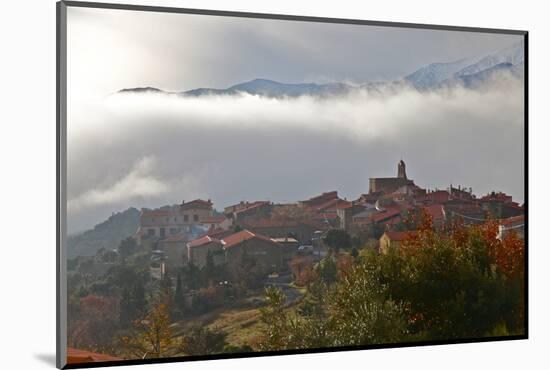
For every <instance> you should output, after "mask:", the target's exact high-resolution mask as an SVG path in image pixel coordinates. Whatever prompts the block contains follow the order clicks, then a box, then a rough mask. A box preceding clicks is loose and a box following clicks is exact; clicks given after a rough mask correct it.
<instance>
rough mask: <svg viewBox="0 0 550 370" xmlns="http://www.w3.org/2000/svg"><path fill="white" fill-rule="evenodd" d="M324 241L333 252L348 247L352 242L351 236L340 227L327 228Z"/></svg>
mask: <svg viewBox="0 0 550 370" xmlns="http://www.w3.org/2000/svg"><path fill="white" fill-rule="evenodd" d="M324 241H325V244H326V245H328V247H329V248H330V249H332V250H333V251H335V252H338V251H339V250H340V249H349V248H351V244H352V243H351V236H350V235H349V234H348V233H347V232H346V231H345V230H340V229H332V230H329V231H328V232H327V235H326V236H325V240H324Z"/></svg>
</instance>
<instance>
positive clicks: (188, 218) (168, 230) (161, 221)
mask: <svg viewBox="0 0 550 370" xmlns="http://www.w3.org/2000/svg"><path fill="white" fill-rule="evenodd" d="M212 212H213V209H212V202H211V201H210V199H209V200H207V201H206V200H202V199H195V200H193V201H191V202H187V203H185V201H184V202H182V204H180V205H179V206H172V207H165V208H161V209H156V210H150V209H143V210H142V211H141V215H140V227H139V230H138V243H140V244H141V241H142V240H143V239H144V238H145V239H146V238H149V239H157V240H162V239H164V238H166V237H168V236H170V235H176V234H179V233H182V232H188V231H189V230H190V226H194V225H200V224H201V222H202V220H203V219H208V218H210V217H212Z"/></svg>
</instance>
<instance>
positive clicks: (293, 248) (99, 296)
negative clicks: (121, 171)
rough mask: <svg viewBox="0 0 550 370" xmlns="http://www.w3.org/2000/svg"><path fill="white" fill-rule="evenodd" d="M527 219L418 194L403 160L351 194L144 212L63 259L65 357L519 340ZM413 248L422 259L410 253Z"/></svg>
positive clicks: (511, 208) (454, 194)
mask: <svg viewBox="0 0 550 370" xmlns="http://www.w3.org/2000/svg"><path fill="white" fill-rule="evenodd" d="M136 211H137V210H135V209H134V210H133V211H132V214H134V213H135V212H136ZM524 223H525V209H524V206H523V205H520V204H518V203H517V202H515V201H514V200H513V199H512V197H511V196H509V195H507V194H504V193H502V192H492V193H489V194H486V195H484V196H481V197H478V196H476V195H475V194H474V193H473V191H472V189H471V188H466V187H463V186H456V187H455V186H453V185H450V186H449V187H448V188H447V189H445V190H442V189H433V190H429V189H423V188H421V187H419V186H418V185H416V184H415V182H414V180H412V179H410V178H408V177H407V173H406V165H405V162H404V161H403V160H401V161H399V163H398V165H397V174H396V177H388V178H371V179H370V180H369V189H368V192H366V193H365V194H360V195H359V196H358V197H357V199H355V200H348V199H345V198H344V199H342V198H341V197H339V195H338V192H337V191H327V192H324V193H322V194H319V195H316V196H313V197H311V198H309V199H305V200H299V201H297V202H295V203H285V204H280V203H273V202H271V201H269V200H265V199H264V200H243V201H241V202H239V203H237V204H234V205H231V206H228V207H225V208H224V209H223V211H221V212H218V211H217V210H216V209H215V206H214V204H213V203H212V201H211V200H210V199H207V200H203V199H195V200H191V201H182V203H181V204H179V205H175V206H167V207H162V208H159V209H142V210H141V211H140V212H139V227H138V229H137V231H136V232H135V234H134V235H132V236H130V237H127V238H126V239H123V240H121V241H120V243H118V245H115V246H114V248H101V249H99V250H98V251H97V253H96V254H95V255H94V256H77V257H75V258H71V259H69V260H68V266H67V269H68V297H69V298H68V322H69V326H68V332H69V334H68V346H69V352H70V354H72V355H71V356H73V357H74V361H80V360H79V359H78V358H80V357H82V356H87V357H86V358H93V359H96V358H97V359H98V360H97V361H105V358H106V359H109V360H113V359H115V360H116V359H123V358H125V359H132V358H146V357H144V356H150V357H171V356H179V355H206V354H216V353H237V352H250V351H258V350H282V349H295V348H317V347H319V346H322V347H326V346H338V345H342V344H341V343H344V344H348V345H351V344H354V343H363V344H373V343H384V342H388V341H390V342H393V343H395V342H399V341H405V342H409V341H414V340H425V338H435V339H437V338H444V339H448V338H461V337H468V336H472V335H474V336H478V337H479V336H487V335H494V334H493V333H495V330H497V331H496V332H497V333H500V332H503V333H505V334H506V333H511V334H514V333H522V330H523V321H522V320H523V319H522V318H523V300H522V294H523V293H522V291H521V289H519V290H518V286H521V282H522V281H523V280H522V279H523V275H522V271H523V270H522V266H523V264H524V262H523V250H524V241H523V238H524V228H525V226H524V225H525V224H524ZM426 225H428V226H426ZM419 235H420V236H421V237H419ZM468 235H469V236H468ZM472 243H473V244H472ZM411 245H412V246H413V247H414V248H413V249H412V250H411V249H410V247H411ZM468 245H470V246H469V247H466V246H468ZM472 245H475V247H473V246H472ZM480 245H482V246H483V248H480ZM417 247H418V248H420V250H425V251H426V253H425V255H424V257H423V258H424V259H417V258H411V256H415V253H416V252H415V250H419V249H418V248H417ZM415 248H417V249H415ZM441 250H445V251H446V252H445V253H446V254H444V255H440V254H439V253H440V251H441ZM400 251H402V252H403V253H401V252H400ZM411 251H412V252H411ZM396 253H397V254H396ZM411 253H412V255H411ZM396 258H397V259H396ZM396 261H398V262H396ZM399 261H400V262H399ZM487 261H492V262H490V263H491V265H492V266H493V267H491V269H492V270H491V271H493V272H492V273H487V268H488V267H487V265H486V263H488V262H487ZM477 265H479V266H477ZM405 266H408V267H405ZM467 266H474V267H467ZM476 266H477V267H476ZM395 269H398V270H395ZM409 269H413V270H415V271H416V273H415V274H412V275H406V274H405V272H406V271H409ZM365 274H366V275H365ZM344 277H345V279H344ZM350 279H351V280H350ZM354 281H355V282H354ZM367 282H368V283H367ZM403 286H405V287H407V288H403ZM503 286H505V287H506V288H505V289H501V288H500V287H503ZM357 294H359V296H361V297H364V298H361V299H362V300H361V301H360V302H357V303H358V304H360V306H357V307H355V306H353V304H352V305H351V306H349V302H352V301H353V299H355V298H352V297H353V296H354V295H357ZM465 294H466V296H465ZM464 297H467V300H468V302H469V303H465V301H464V299H465V298H464ZM350 299H351V301H350ZM363 300H368V301H369V302H370V304H371V306H369V307H370V308H369V310H371V309H372V310H374V311H375V312H376V315H374V316H372V314H371V311H368V312H364V306H363V303H364V301H363ZM396 302H401V303H399V304H398V305H397V306H396ZM465 304H466V305H465ZM445 305H448V307H458V311H457V312H459V313H460V314H459V315H458V316H456V317H455V316H452V315H453V311H448V309H447V308H445V307H447V306H445ZM339 312H340V313H339ZM329 313H330V314H329ZM334 315H336V316H334ZM338 315H341V316H338ZM449 315H451V316H449ZM480 315H485V316H480ZM487 315H489V316H487ZM464 317H468V319H467V320H466V319H464ZM481 317H483V319H481ZM373 318H376V323H370V324H368V325H366V324H365V325H366V326H365V325H364V323H368V322H369V320H373ZM336 319H338V320H340V321H339V322H340V324H338V325H333V321H332V320H336ZM380 320H381V321H380ZM444 322H448V323H449V324H448V327H447V326H446V325H447V324H443V323H444ZM281 323H285V324H284V325H283V326H281V325H282V324H281ZM287 323H291V324H287ZM369 325H374V326H372V327H371V326H369ZM376 325H382V328H384V329H383V330H382V331H375V332H374V334H373V330H375V329H374V328H375V327H376ZM457 327H463V329H461V330H462V331H457V329H456V328H457ZM159 328H160V329H159ZM350 328H353V329H350ZM158 330H163V333H165V334H164V337H162V338H160V337H158V338H157V339H156V341H155V342H151V341H148V340H144V339H143V338H150V337H149V336H148V333H151V332H156V331H158ZM350 330H351V331H350ZM274 331H279V334H274ZM309 331H311V333H310V334H307V335H306V334H303V333H309ZM325 331H327V333H328V332H330V333H331V334H326V335H322V336H321V337H320V338H317V337H315V335H316V334H315V333H319V332H325ZM304 335H305V336H304ZM342 335H344V338H347V339H339V338H340V336H342ZM302 336H304V337H302ZM283 338H286V339H283ZM289 338H290V339H292V340H290V339H289ZM300 338H302V339H300ZM161 342H162V343H161ZM161 344H162V345H163V346H164V347H162V346H161ZM315 346H316V347H315ZM161 347H162V348H163V350H161V349H160V348H161ZM153 349H155V351H156V352H151V351H152V350H153ZM90 351H91V352H90ZM104 354H105V355H104ZM107 354H108V355H107ZM79 356H80V357H79ZM102 359H103V360H102ZM71 361H72V360H71ZM94 361H96V360H94Z"/></svg>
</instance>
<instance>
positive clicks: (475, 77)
mask: <svg viewBox="0 0 550 370" xmlns="http://www.w3.org/2000/svg"><path fill="white" fill-rule="evenodd" d="M523 69H524V46H523V41H521V42H519V43H516V44H514V45H511V46H509V47H507V48H505V49H502V50H499V51H497V52H495V53H491V54H488V55H483V56H480V57H475V58H472V57H469V58H462V59H459V60H456V61H451V62H438V63H432V64H429V65H427V66H424V67H422V68H419V69H418V70H416V71H414V72H413V73H411V74H409V75H407V76H405V77H404V78H402V79H398V80H395V81H389V82H367V83H364V84H361V85H350V84H346V83H342V82H331V83H325V84H317V83H297V84H294V83H282V82H277V81H272V80H268V79H261V78H259V79H254V80H251V81H248V82H244V83H239V84H236V85H233V86H230V87H228V88H226V89H215V88H198V89H193V90H187V91H182V92H167V91H163V90H161V89H158V88H155V87H136V88H127V89H122V90H120V91H118V93H156V94H168V95H177V96H182V97H186V96H187V97H200V96H220V95H238V94H242V93H247V94H251V95H258V96H265V97H269V98H282V97H288V98H296V97H299V96H304V95H309V96H316V97H327V96H334V95H340V94H345V93H348V92H351V91H355V90H368V91H371V92H372V91H374V92H376V91H380V90H382V89H388V88H390V89H391V88H393V87H396V86H397V87H399V86H404V85H409V86H412V87H414V88H416V89H418V90H426V89H436V88H440V87H445V86H449V85H456V84H460V85H463V86H465V87H467V88H475V87H477V86H479V85H480V84H482V83H483V82H484V81H488V80H490V79H492V78H494V77H495V76H496V75H497V74H499V73H503V72H510V73H511V74H512V75H513V76H514V77H517V78H523Z"/></svg>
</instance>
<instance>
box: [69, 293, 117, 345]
mask: <svg viewBox="0 0 550 370" xmlns="http://www.w3.org/2000/svg"><path fill="white" fill-rule="evenodd" d="M118 310H119V307H118V302H117V300H116V299H114V298H106V297H101V296H97V295H88V296H86V297H83V298H81V299H80V309H79V317H78V319H77V320H73V321H72V322H71V323H70V324H69V338H68V341H69V343H70V345H71V346H73V347H78V348H88V349H91V350H96V351H106V352H110V351H111V349H112V338H113V335H114V333H115V331H116V329H117V328H118V325H117V324H118V316H119V312H118Z"/></svg>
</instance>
